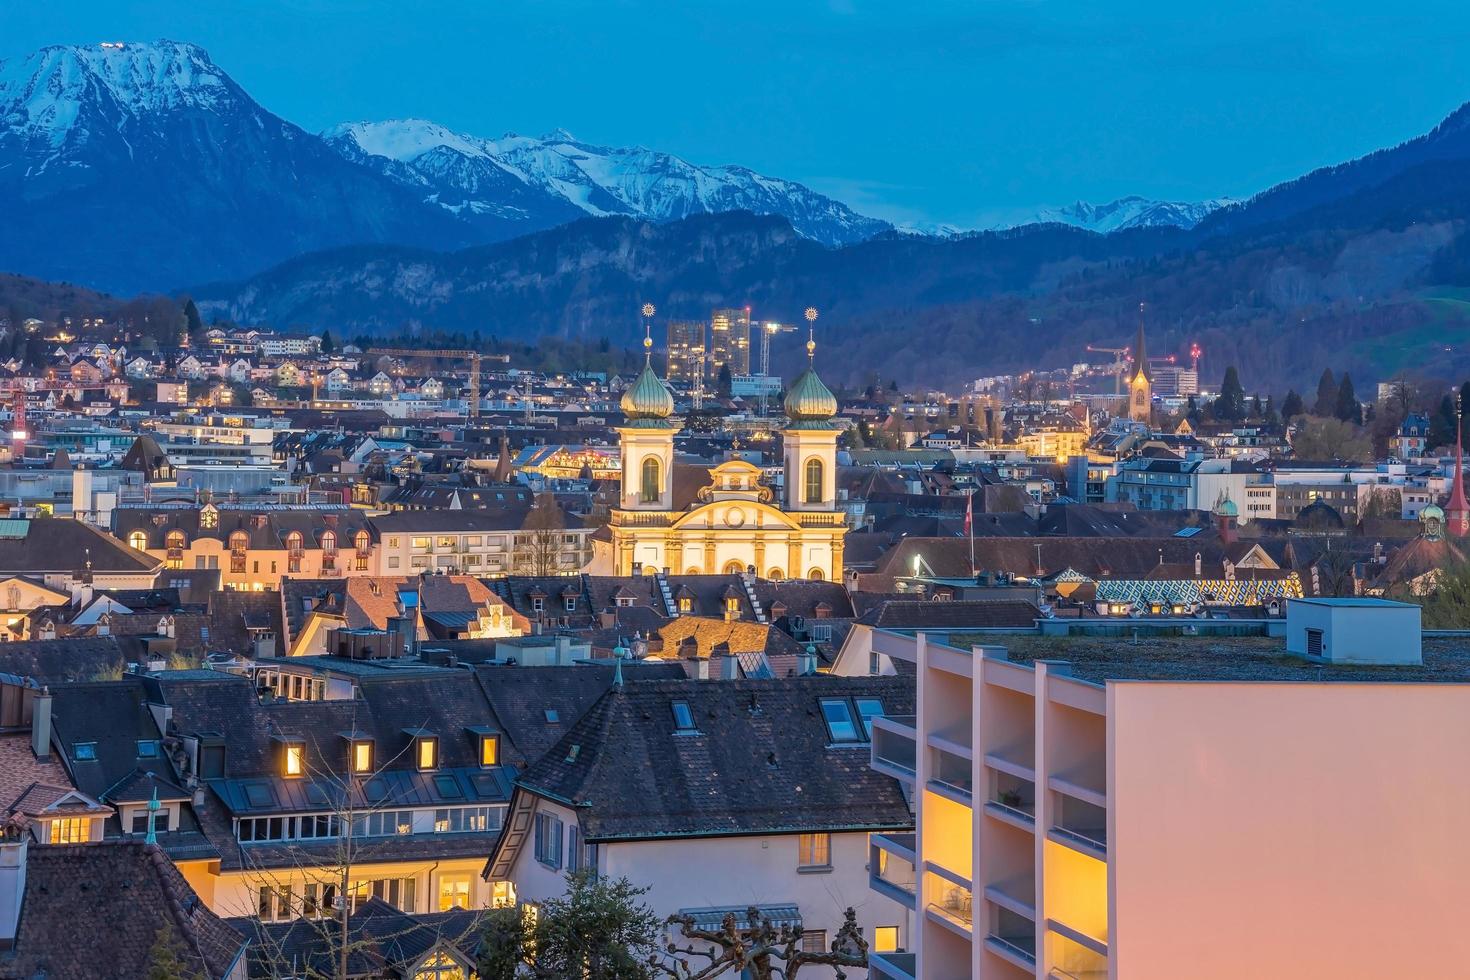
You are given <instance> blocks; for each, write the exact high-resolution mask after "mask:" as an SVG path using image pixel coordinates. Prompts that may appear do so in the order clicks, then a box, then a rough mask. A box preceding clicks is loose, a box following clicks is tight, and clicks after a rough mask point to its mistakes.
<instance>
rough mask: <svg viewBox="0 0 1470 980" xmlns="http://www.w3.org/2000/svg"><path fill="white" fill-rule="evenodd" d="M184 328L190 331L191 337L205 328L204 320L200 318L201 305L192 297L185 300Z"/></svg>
mask: <svg viewBox="0 0 1470 980" xmlns="http://www.w3.org/2000/svg"><path fill="white" fill-rule="evenodd" d="M184 329H185V330H187V331H189V336H190V337H193V336H194V335H195V334H197V333H199V331H201V330H203V329H204V321H203V320H201V319H199V307H197V306H195V305H194V300H192V299H186V300H184Z"/></svg>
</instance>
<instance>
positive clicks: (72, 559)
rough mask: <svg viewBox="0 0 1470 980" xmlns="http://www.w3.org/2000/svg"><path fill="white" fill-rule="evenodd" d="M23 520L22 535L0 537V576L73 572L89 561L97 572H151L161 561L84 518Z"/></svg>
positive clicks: (80, 569)
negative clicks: (78, 519) (80, 519)
mask: <svg viewBox="0 0 1470 980" xmlns="http://www.w3.org/2000/svg"><path fill="white" fill-rule="evenodd" d="M24 523H25V525H26V528H25V535H24V537H21V536H14V537H10V536H0V576H4V575H42V574H46V573H65V574H75V573H79V572H81V571H82V569H83V568H84V567H85V565H86V563H87V561H88V560H90V561H91V562H92V570H93V571H94V572H97V573H106V572H112V573H126V572H150V571H154V570H156V569H157V568H158V567H159V566H160V565H161V564H162V563H161V562H160V561H159V560H158V559H157V558H154V557H152V556H150V555H145V554H143V553H142V552H141V551H134V550H133V549H132V548H129V547H128V546H127V545H126V544H124V543H123V542H122V541H120V540H118V539H117V538H115V537H113V536H112V535H110V534H108V533H106V532H105V531H99V530H98V529H97V528H94V527H92V526H91V525H90V524H88V523H86V522H85V521H73V520H68V519H65V518H59V517H49V518H37V519H35V520H31V521H26V522H24Z"/></svg>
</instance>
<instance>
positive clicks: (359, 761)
mask: <svg viewBox="0 0 1470 980" xmlns="http://www.w3.org/2000/svg"><path fill="white" fill-rule="evenodd" d="M372 770H373V743H372V742H368V741H358V742H353V743H352V771H353V772H372Z"/></svg>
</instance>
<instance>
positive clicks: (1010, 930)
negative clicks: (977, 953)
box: [985, 905, 1036, 970]
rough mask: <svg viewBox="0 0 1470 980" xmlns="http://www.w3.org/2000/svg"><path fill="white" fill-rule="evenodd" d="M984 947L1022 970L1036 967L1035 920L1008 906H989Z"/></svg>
mask: <svg viewBox="0 0 1470 980" xmlns="http://www.w3.org/2000/svg"><path fill="white" fill-rule="evenodd" d="M989 911H990V931H989V933H988V934H987V935H986V936H985V948H986V949H988V950H990V951H991V952H992V953H994V954H996V955H997V956H999V957H1000V958H1001V959H1003V960H1006V961H1007V962H1010V963H1013V964H1015V965H1016V966H1019V967H1021V968H1022V969H1023V970H1035V969H1036V921H1035V920H1034V919H1032V918H1029V917H1027V916H1025V915H1023V914H1021V913H1019V912H1016V911H1013V910H1012V909H1009V908H1003V907H998V906H993V905H992V906H991V907H990V910H989Z"/></svg>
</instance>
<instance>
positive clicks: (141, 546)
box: [128, 531, 148, 551]
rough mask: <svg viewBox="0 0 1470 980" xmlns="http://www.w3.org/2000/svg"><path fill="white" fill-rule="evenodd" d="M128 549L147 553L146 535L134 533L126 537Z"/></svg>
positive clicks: (139, 532) (140, 532)
mask: <svg viewBox="0 0 1470 980" xmlns="http://www.w3.org/2000/svg"><path fill="white" fill-rule="evenodd" d="M128 547H129V548H132V549H133V550H134V551H147V550H148V535H147V534H145V533H144V532H142V531H134V532H133V533H132V534H129V535H128Z"/></svg>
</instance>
